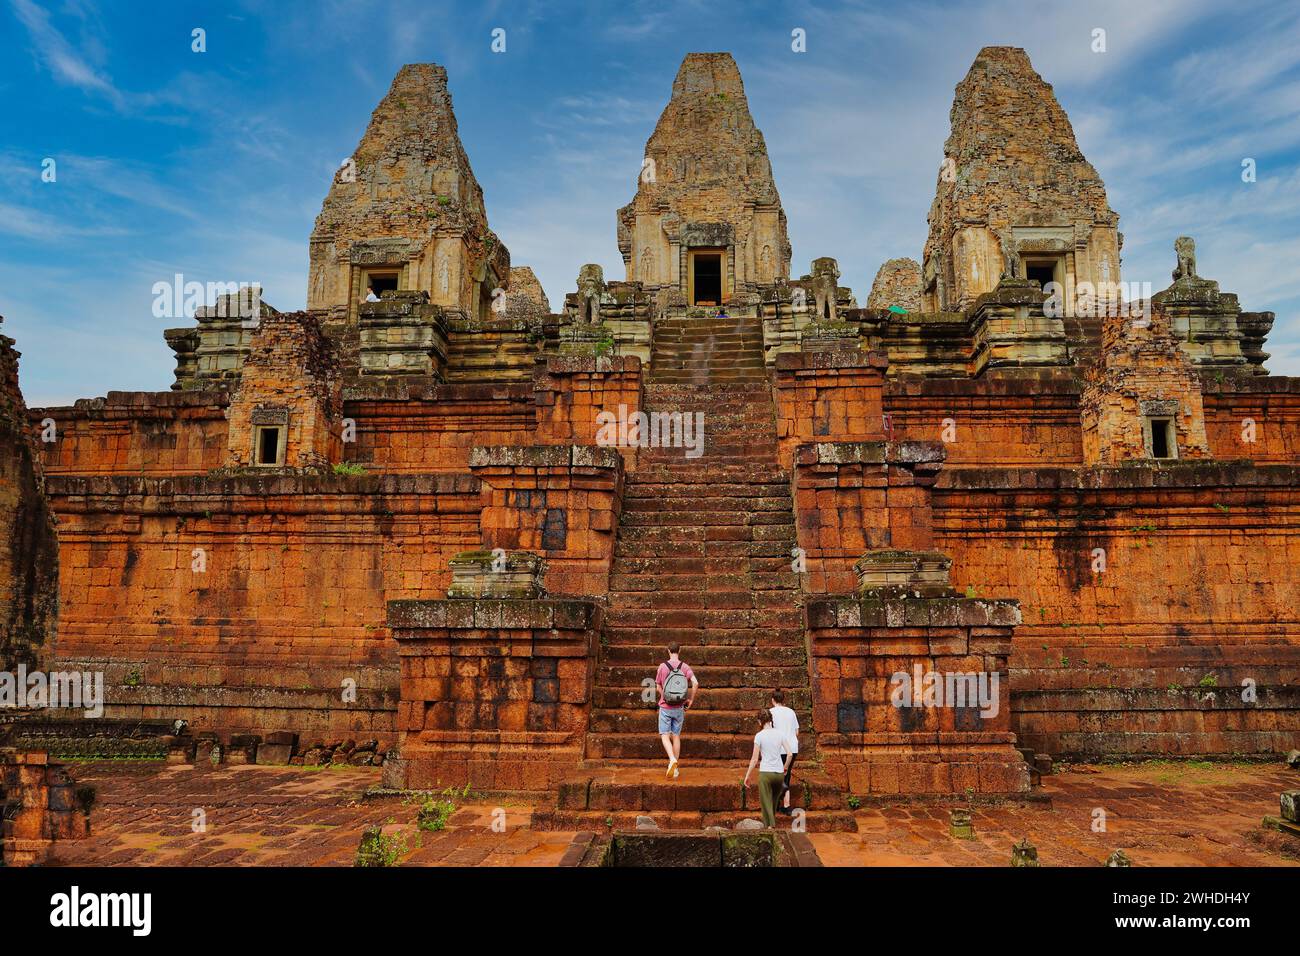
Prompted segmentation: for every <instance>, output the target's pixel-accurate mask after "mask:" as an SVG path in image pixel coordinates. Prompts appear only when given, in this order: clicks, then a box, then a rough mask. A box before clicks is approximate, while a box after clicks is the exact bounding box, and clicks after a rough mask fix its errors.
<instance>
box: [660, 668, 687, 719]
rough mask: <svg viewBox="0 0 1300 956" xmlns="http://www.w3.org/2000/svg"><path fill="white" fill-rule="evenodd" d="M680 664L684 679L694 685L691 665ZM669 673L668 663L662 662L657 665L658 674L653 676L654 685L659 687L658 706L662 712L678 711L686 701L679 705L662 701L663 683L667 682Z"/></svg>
mask: <svg viewBox="0 0 1300 956" xmlns="http://www.w3.org/2000/svg"><path fill="white" fill-rule="evenodd" d="M680 663H681V671H682V673H683V674H685V675H686V679H687V680H688V681H689V682H691V683H692V684H693V683H695V672H694V671H692V670H691V665H690V664H687V663H686V662H685V661H681V662H680ZM671 673H672V671H671V670H669V668H668V662H667V661H664V662H663V663H662V664H660V665H659V672H658V673H657V674H655V683H656V684H658V685H659V706H660V707H662V708H663V709H664V710H679V709H681V708H682V707H685V706H686V701H682V702H681V703H680V704H670V703H668V701H666V700H664V681H666V680H668V675H669V674H671Z"/></svg>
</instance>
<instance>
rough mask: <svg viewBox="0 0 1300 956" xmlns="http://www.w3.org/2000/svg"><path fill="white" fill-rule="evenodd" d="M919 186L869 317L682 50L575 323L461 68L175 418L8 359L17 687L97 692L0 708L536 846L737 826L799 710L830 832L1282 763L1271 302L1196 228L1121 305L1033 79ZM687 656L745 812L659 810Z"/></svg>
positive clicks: (398, 128)
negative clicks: (501, 829) (650, 815)
mask: <svg viewBox="0 0 1300 956" xmlns="http://www.w3.org/2000/svg"><path fill="white" fill-rule="evenodd" d="M758 105H759V112H760V114H761V104H758ZM935 162H936V166H937V167H938V173H937V176H936V190H935V196H934V202H933V205H932V206H931V210H930V216H929V235H928V238H927V240H926V242H925V246H924V249H922V250H919V259H911V258H906V257H900V258H895V259H891V260H890V261H889V262H887V263H885V264H884V265H883V266H882V267H881V268H880V272H879V274H878V276H877V278H876V281H875V283H874V286H873V288H872V289H870V290H868V292H867V296H866V299H865V302H866V306H865V307H862V306H860V305H859V303H858V299H857V297H856V296H855V294H854V292H853V291H852V290H850V289H848V288H846V287H844V286H841V285H840V284H839V275H840V270H839V265H838V263H837V262H836V260H835V259H833V258H829V257H822V258H816V259H814V260H812V262H811V263H810V265H809V266H808V268H807V271H806V273H805V274H803V275H800V276H796V275H795V272H793V271H792V270H791V256H792V253H791V246H790V241H789V238H788V235H787V220H786V214H785V212H784V210H783V209H782V205H781V197H780V193H779V191H778V188H777V184H776V182H775V180H774V178H773V175H772V168H771V164H770V163H769V161H768V157H767V151H766V147H765V143H764V139H763V135H762V133H761V132H760V131H759V129H758V127H757V125H756V124H755V121H754V118H753V116H752V115H751V113H750V106H749V103H748V101H747V99H746V96H745V90H744V86H743V84H742V81H741V76H740V73H739V70H738V69H737V66H736V63H735V62H734V61H733V59H732V57H731V56H730V55H728V54H725V53H699V54H691V55H689V56H687V57H686V59H685V60H684V61H683V63H682V65H681V68H680V70H679V71H678V73H677V77H676V79H675V80H674V81H673V83H672V88H671V94H670V95H669V96H668V100H667V105H666V107H665V108H664V111H663V114H662V116H661V118H660V120H659V122H658V124H657V125H656V126H655V128H654V130H653V132H651V133H650V136H649V139H648V141H647V143H646V149H645V160H644V163H643V164H642V167H641V169H640V170H629V171H628V185H629V191H630V192H631V200H630V202H629V203H628V204H627V205H626V206H624V207H623V208H622V209H620V210H617V212H616V215H615V216H614V222H613V223H612V225H613V226H614V227H615V229H614V235H613V236H612V237H611V238H613V239H615V240H616V241H617V244H618V249H619V251H620V253H621V254H622V258H623V261H624V265H625V275H623V276H621V277H615V276H606V275H604V274H603V271H602V269H601V268H600V267H599V266H597V265H590V264H589V265H581V264H579V263H575V264H574V266H575V271H576V281H575V287H574V289H573V291H571V292H569V293H568V294H567V295H565V296H564V299H563V302H562V303H561V304H560V310H559V311H558V312H552V311H551V306H550V303H549V302H548V301H547V299H546V296H545V294H544V293H543V292H542V289H541V286H540V285H539V284H538V282H537V280H536V277H535V276H534V275H533V273H532V271H531V270H530V269H528V268H527V267H526V266H517V265H514V264H512V262H511V259H510V254H509V252H508V250H507V248H506V246H505V244H504V243H503V242H502V240H501V239H500V238H498V237H497V235H496V234H495V233H494V232H493V231H492V229H491V228H490V226H489V218H488V209H487V207H486V205H485V203H484V197H483V191H482V189H481V188H480V186H479V184H478V182H477V181H476V179H475V177H474V173H473V170H472V168H471V165H470V158H469V157H468V156H467V154H466V152H465V149H464V147H463V145H462V144H461V142H460V139H459V136H458V134H457V129H456V120H455V115H454V113H453V111H452V100H451V94H450V92H449V88H448V82H447V74H446V71H445V70H443V69H442V68H441V67H439V66H435V65H432V64H418V65H412V66H406V67H403V68H402V70H401V71H400V72H399V73H398V75H397V77H396V78H395V79H394V81H393V85H392V88H391V89H390V91H389V93H388V94H387V95H386V96H385V97H384V99H383V100H382V101H381V102H380V104H379V106H378V107H377V108H376V110H375V112H374V115H373V116H372V118H371V121H370V125H369V127H368V128H367V129H366V132H365V135H364V136H363V137H362V139H361V141H360V143H359V144H358V145H357V148H356V151H355V152H354V153H353V155H352V157H351V159H350V160H349V161H348V162H347V163H345V164H344V165H343V167H342V168H340V170H339V171H338V173H337V174H336V175H335V177H334V181H333V182H331V183H328V184H326V183H322V184H321V185H322V190H323V192H324V194H325V195H324V201H323V203H322V206H321V212H320V215H319V217H318V218H317V220H316V224H315V227H314V229H313V230H312V233H311V237H310V272H309V275H308V276H307V277H306V281H307V290H308V291H307V308H306V309H305V310H304V311H298V312H282V311H278V310H276V309H274V308H272V307H271V306H270V305H267V304H265V303H258V304H257V305H256V307H255V308H245V307H244V306H248V305H250V303H249V302H245V301H243V300H240V301H238V302H231V301H222V302H218V303H216V304H215V305H213V306H209V307H207V308H204V309H201V310H199V312H198V313H197V314H196V316H195V321H194V323H193V324H191V325H187V326H185V327H183V328H177V329H170V330H168V331H167V332H166V333H165V335H166V341H167V343H168V344H169V345H170V346H171V348H172V349H173V350H174V351H175V354H176V373H175V381H174V382H173V383H171V388H170V389H166V388H164V390H162V391H158V392H148V393H124V392H110V393H109V394H108V395H107V396H105V397H102V398H88V399H83V400H81V401H78V402H76V403H75V404H73V405H72V406H70V407H63V408H32V409H27V408H25V407H24V405H23V401H22V398H21V395H20V393H19V391H18V386H17V374H16V359H17V353H16V352H14V350H13V345H14V343H13V342H12V340H10V339H3V340H0V345H2V347H3V358H4V363H3V376H0V385H2V386H3V393H2V394H0V442H3V443H4V444H5V446H6V447H5V453H4V455H3V456H0V462H2V464H0V467H2V468H3V469H4V476H5V482H4V484H3V486H2V488H0V526H2V527H3V529H4V530H5V534H4V536H3V542H4V546H3V549H2V550H0V619H3V621H4V627H5V630H4V632H3V644H0V658H2V659H3V664H4V666H6V667H10V668H12V667H14V666H16V664H17V663H18V662H25V663H26V664H27V665H28V666H32V667H35V666H43V667H45V668H47V669H49V670H60V669H62V670H74V669H75V670H84V671H102V672H103V673H104V674H105V675H106V693H107V706H106V710H105V714H104V716H103V717H102V718H99V719H96V720H87V719H83V718H80V717H79V716H78V715H76V714H64V713H62V712H58V711H50V710H48V709H34V710H28V711H8V712H5V713H4V720H5V722H6V725H5V728H4V730H5V732H6V733H7V735H8V737H9V739H10V743H11V745H13V746H15V747H17V748H20V750H21V749H22V748H27V749H45V750H51V751H54V752H55V753H60V752H65V751H67V750H69V749H70V748H71V747H72V743H71V741H73V740H83V739H84V738H87V737H89V738H93V740H94V741H97V743H95V744H94V746H95V747H98V748H99V751H96V752H107V753H153V752H154V750H158V751H159V752H161V753H170V754H171V756H172V759H175V760H182V761H183V760H194V759H201V760H203V759H214V758H218V757H219V759H221V760H225V761H257V762H260V763H294V764H307V765H315V764H321V763H325V762H330V761H333V762H336V763H337V762H348V763H352V764H382V766H383V768H384V777H385V780H386V782H387V783H388V784H389V785H391V786H394V787H405V788H428V787H434V786H446V785H458V786H459V785H464V784H469V785H471V786H473V787H475V788H478V789H481V790H485V791H512V792H518V793H524V794H529V795H531V798H532V799H533V800H534V801H535V802H536V804H537V805H538V806H539V807H540V809H539V811H538V812H537V813H536V814H535V816H534V826H548V825H549V826H553V827H555V828H563V827H565V826H569V825H571V824H577V823H580V822H581V821H584V820H587V819H595V818H597V817H598V818H599V819H601V820H604V819H605V818H607V817H614V818H616V819H618V820H629V819H630V818H631V817H632V816H634V815H635V814H637V813H638V812H644V811H657V812H660V813H661V814H663V816H664V818H665V819H670V820H671V821H673V822H674V823H675V825H682V826H698V825H701V824H702V823H709V822H719V821H727V820H731V819H735V818H736V817H738V816H740V815H743V814H745V813H746V812H750V813H752V807H751V808H748V809H747V808H746V807H745V806H743V805H742V801H744V800H745V799H748V800H750V801H751V802H752V800H753V799H754V797H753V795H752V793H751V795H750V796H749V797H748V798H746V797H744V796H743V795H742V794H741V793H740V792H739V788H737V787H735V786H734V779H733V778H735V777H736V776H737V775H738V773H739V771H738V770H737V768H738V767H741V766H743V762H744V761H745V760H746V759H747V757H748V754H749V751H750V747H751V738H752V734H753V727H752V713H753V712H754V710H755V709H756V708H757V707H759V706H763V705H765V704H766V701H767V698H768V694H769V691H770V690H771V688H773V687H778V686H779V687H782V688H784V689H785V690H786V692H787V694H788V699H789V700H791V701H792V702H793V706H794V707H795V708H796V710H797V711H798V712H799V714H800V718H801V723H802V726H803V728H804V740H805V743H804V746H803V749H802V752H801V765H802V770H803V771H804V773H803V777H802V779H803V780H804V783H805V785H804V786H803V788H802V790H801V791H799V792H798V794H797V799H798V800H799V801H800V803H801V805H802V806H804V807H806V808H807V809H808V811H809V813H808V825H809V827H810V828H818V827H820V828H836V827H851V826H852V825H853V821H852V817H851V816H848V815H846V814H845V813H844V812H843V807H844V806H845V800H846V797H847V796H848V795H850V794H852V795H895V796H897V795H902V796H912V795H933V794H963V793H966V794H969V793H976V794H990V795H1007V794H1010V795H1017V794H1020V795H1023V794H1025V793H1027V792H1028V791H1029V790H1030V788H1032V787H1033V786H1034V785H1035V784H1036V783H1037V780H1038V774H1039V772H1040V770H1041V768H1042V765H1043V763H1044V761H1045V760H1047V759H1048V757H1049V756H1050V757H1101V756H1124V757H1129V756H1149V755H1178V756H1185V755H1216V754H1247V755H1262V754H1272V753H1277V752H1280V751H1286V750H1289V749H1291V748H1293V747H1295V746H1296V740H1297V734H1298V732H1300V691H1298V690H1297V685H1298V684H1300V620H1297V616H1296V610H1295V609H1296V607H1297V606H1298V605H1300V574H1298V573H1297V570H1296V569H1297V567H1300V379H1293V378H1281V377H1277V376H1271V375H1269V374H1268V373H1267V372H1266V370H1265V367H1264V363H1265V361H1266V360H1267V358H1268V355H1267V354H1266V353H1265V352H1264V351H1263V347H1264V341H1265V338H1266V336H1267V334H1268V332H1269V330H1270V328H1271V326H1272V323H1273V314H1272V313H1270V312H1245V311H1243V310H1242V308H1241V306H1240V305H1239V304H1238V301H1237V297H1236V296H1235V295H1233V294H1231V293H1228V292H1223V291H1221V290H1220V289H1219V286H1218V284H1217V283H1216V282H1214V281H1212V280H1211V279H1208V278H1204V277H1202V276H1201V275H1200V272H1199V271H1198V270H1199V269H1201V268H1204V269H1206V270H1207V271H1212V269H1213V267H1214V264H1213V263H1204V264H1198V263H1197V262H1196V258H1195V249H1194V244H1193V242H1192V240H1191V239H1189V238H1187V237H1178V239H1177V248H1176V251H1175V249H1174V246H1175V243H1174V239H1175V237H1172V236H1171V237H1169V240H1170V246H1171V257H1170V258H1171V265H1175V264H1176V268H1175V269H1174V276H1173V281H1172V282H1171V283H1170V284H1169V285H1168V286H1167V287H1165V288H1161V287H1160V286H1161V285H1163V283H1157V285H1156V286H1155V288H1154V289H1153V290H1152V294H1151V295H1150V296H1149V297H1145V296H1141V295H1138V294H1134V289H1135V288H1139V286H1135V285H1134V284H1133V283H1131V282H1127V283H1126V282H1125V281H1124V280H1123V279H1121V258H1120V256H1121V251H1122V245H1123V237H1122V235H1121V234H1120V232H1119V230H1118V226H1119V216H1118V215H1117V213H1116V212H1115V211H1114V210H1112V209H1111V208H1110V205H1109V201H1108V199H1107V195H1106V188H1105V185H1104V183H1103V181H1102V178H1101V175H1100V173H1099V172H1098V170H1096V169H1095V168H1094V167H1093V166H1091V165H1090V164H1089V163H1088V162H1087V160H1086V159H1085V157H1084V156H1083V154H1082V153H1081V152H1080V150H1079V146H1078V144H1077V142H1076V141H1075V138H1074V134H1073V132H1072V129H1071V126H1070V122H1069V119H1068V117H1067V116H1066V114H1065V111H1064V109H1063V108H1062V106H1061V104H1060V103H1058V101H1057V99H1056V97H1055V95H1054V94H1053V92H1052V88H1051V87H1050V86H1049V85H1048V84H1047V83H1046V82H1044V80H1043V79H1042V78H1041V77H1040V76H1039V75H1038V74H1037V73H1036V72H1035V71H1034V69H1033V67H1032V66H1031V65H1030V62H1029V59H1028V57H1027V56H1026V55H1025V53H1024V52H1023V51H1022V50H1018V49H1012V48H1004V47H990V48H986V49H984V50H981V51H980V52H979V54H978V55H977V57H976V58H975V61H974V63H973V65H972V66H971V68H970V71H969V73H968V74H967V75H966V77H965V79H963V80H962V82H961V83H960V84H959V85H958V87H957V91H956V96H955V99H954V102H953V107H952V113H951V134H950V136H949V138H948V141H947V144H946V147H945V155H944V156H942V157H935ZM816 251H817V252H818V253H821V252H823V251H831V250H816ZM897 251H898V253H899V254H900V255H901V254H904V253H906V252H907V250H904V249H900V250H897ZM795 271H801V270H795ZM1129 278H1130V279H1133V278H1135V277H1129ZM1137 278H1140V277H1137ZM1115 289H1118V290H1119V291H1118V293H1117V294H1110V293H1111V291H1113V290H1115ZM230 306H234V307H230ZM164 384H165V383H160V385H164ZM670 641H678V642H680V643H681V644H682V646H683V653H684V656H685V657H686V659H687V660H688V661H689V662H690V663H691V664H692V665H693V667H694V668H695V669H696V671H697V673H698V675H699V677H700V680H701V683H702V685H703V689H702V691H701V695H700V698H699V702H698V705H697V707H696V708H695V709H694V710H693V711H692V712H691V714H690V715H689V726H688V735H687V738H686V747H685V751H684V753H685V755H686V758H687V759H688V764H694V765H695V766H696V767H697V768H701V772H703V771H704V770H708V769H709V768H716V769H717V770H718V775H717V776H716V779H717V780H723V779H725V781H726V785H718V784H716V783H708V782H706V783H701V782H698V781H699V779H705V780H706V781H709V780H713V779H714V778H711V777H707V776H706V777H704V778H697V781H696V782H694V783H692V782H690V781H689V780H683V781H679V782H676V783H674V782H672V781H665V780H664V779H663V773H662V762H661V761H662V751H661V746H660V742H659V740H658V738H657V737H656V735H655V720H656V718H655V712H654V702H653V700H651V701H649V702H647V699H646V696H647V695H646V694H645V693H644V691H645V687H644V682H645V681H646V679H647V678H649V677H652V675H653V673H654V668H655V666H656V664H657V663H658V662H659V661H660V660H662V658H663V648H664V646H665V645H666V644H667V643H668V642H670ZM177 721H184V722H185V725H184V726H183V727H182V726H181V725H177V724H176V723H175V722H177ZM83 742H84V740H83ZM78 746H82V745H81V744H78ZM74 752H86V751H85V750H84V747H83V749H82V750H79V751H74ZM8 753H11V756H10V757H9V758H7V759H9V760H10V761H11V762H12V761H15V760H20V759H21V753H19V755H18V756H12V754H13V753H15V752H8ZM1044 755H1047V756H1044ZM24 766H26V765H24ZM723 770H725V773H722V771H723ZM43 785H44V784H43ZM57 785H58V784H57V783H56V784H50V786H57ZM674 787H675V789H674ZM42 826H44V830H41V828H42ZM33 827H34V828H35V829H32V828H33ZM52 829H57V827H54V825H53V824H49V825H45V824H40V823H39V821H38V822H37V823H34V824H31V826H30V827H29V830H30V832H29V833H28V834H27V837H25V838H24V839H27V840H28V844H30V843H31V841H33V840H35V841H37V842H39V840H40V839H48V838H52V837H50V836H49V834H48V833H46V836H45V837H41V836H40V835H39V833H37V831H41V832H46V831H51V832H52ZM6 833H7V836H6V839H13V840H17V839H18V837H16V836H12V834H8V831H6ZM33 834H36V835H33ZM28 844H23V847H26V849H23V848H22V847H19V848H18V849H15V850H13V851H12V852H14V853H18V852H20V851H21V852H24V853H31V852H35V851H34V850H32V848H31V846H29V845H28ZM33 845H34V844H33ZM14 846H17V844H14Z"/></svg>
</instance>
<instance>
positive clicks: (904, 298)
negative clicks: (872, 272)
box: [867, 259, 921, 312]
mask: <svg viewBox="0 0 1300 956" xmlns="http://www.w3.org/2000/svg"><path fill="white" fill-rule="evenodd" d="M890 307H893V308H897V309H902V310H904V311H906V312H920V311H921V264H920V263H919V262H917V261H916V260H915V259H890V260H889V261H888V262H886V263H885V264H884V265H882V266H881V267H880V269H879V270H878V271H877V272H876V278H875V279H874V280H873V281H872V283H871V294H870V295H868V296H867V308H868V309H888V308H890Z"/></svg>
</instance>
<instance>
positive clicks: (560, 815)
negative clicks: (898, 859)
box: [531, 756, 857, 833]
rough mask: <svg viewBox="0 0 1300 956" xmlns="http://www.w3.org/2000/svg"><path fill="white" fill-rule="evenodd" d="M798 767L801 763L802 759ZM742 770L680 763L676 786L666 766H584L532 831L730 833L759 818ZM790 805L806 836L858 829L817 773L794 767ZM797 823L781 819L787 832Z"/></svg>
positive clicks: (754, 791)
mask: <svg viewBox="0 0 1300 956" xmlns="http://www.w3.org/2000/svg"><path fill="white" fill-rule="evenodd" d="M801 760H802V756H801ZM744 774H745V765H744V764H741V765H740V766H736V765H734V764H717V763H709V762H701V761H696V762H691V761H688V760H687V759H686V758H683V763H682V765H681V773H680V775H679V776H678V777H677V778H676V779H672V780H669V779H667V778H665V777H664V763H663V761H661V760H656V761H626V762H625V761H619V762H611V763H605V764H603V765H602V762H594V765H593V764H588V765H587V769H583V770H580V771H578V772H576V773H574V774H573V776H572V777H571V778H570V779H568V780H565V781H563V782H562V783H561V784H560V787H559V792H558V794H557V800H556V804H557V805H556V808H555V809H554V810H535V811H534V812H533V818H532V824H531V825H532V828H533V829H535V830H548V829H549V830H558V829H573V828H575V827H576V828H578V829H603V828H605V827H606V826H613V827H616V828H629V829H630V828H632V827H634V826H635V825H636V817H637V816H650V817H651V818H652V819H653V820H654V822H655V824H656V825H657V826H658V827H659V828H660V829H664V830H677V829H701V828H703V827H709V826H721V827H725V828H727V829H732V828H734V827H735V825H736V824H737V823H739V822H740V821H741V820H744V819H750V820H753V819H758V818H759V816H760V813H761V809H760V807H761V803H760V799H759V793H758V787H757V781H756V780H755V778H754V777H751V778H750V786H748V787H744V786H742V782H743V779H744ZM791 783H792V786H791V788H790V798H791V799H790V805H791V807H792V808H796V809H798V810H801V811H802V813H801V814H800V816H799V818H798V820H799V825H800V826H801V827H803V828H804V829H806V830H808V831H810V832H814V833H816V832H831V831H839V832H853V831H854V830H856V829H857V826H856V823H855V822H854V819H853V814H852V813H851V812H850V811H849V810H848V808H847V804H846V802H845V799H844V796H843V794H842V793H841V791H840V790H839V788H838V787H837V786H836V785H835V784H834V783H833V782H832V781H831V780H830V779H829V778H827V777H826V776H825V774H823V773H822V772H821V771H819V770H818V769H817V768H816V767H815V766H812V765H809V766H803V765H802V764H801V763H796V764H795V768H794V775H793V779H792V781H791ZM793 823H794V820H793V819H792V818H791V817H789V816H786V815H778V816H777V820H776V824H777V826H778V827H780V828H782V829H785V828H789V827H791V826H792V824H793Z"/></svg>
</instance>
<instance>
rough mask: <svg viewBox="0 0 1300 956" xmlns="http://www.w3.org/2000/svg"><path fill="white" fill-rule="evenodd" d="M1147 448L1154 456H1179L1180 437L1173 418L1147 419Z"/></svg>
mask: <svg viewBox="0 0 1300 956" xmlns="http://www.w3.org/2000/svg"><path fill="white" fill-rule="evenodd" d="M1146 432H1147V448H1148V449H1149V450H1150V452H1151V457H1152V458H1177V457H1178V439H1177V437H1176V435H1175V434H1174V420H1173V419H1172V418H1148V419H1147V427H1146Z"/></svg>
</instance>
